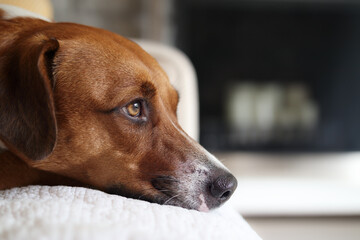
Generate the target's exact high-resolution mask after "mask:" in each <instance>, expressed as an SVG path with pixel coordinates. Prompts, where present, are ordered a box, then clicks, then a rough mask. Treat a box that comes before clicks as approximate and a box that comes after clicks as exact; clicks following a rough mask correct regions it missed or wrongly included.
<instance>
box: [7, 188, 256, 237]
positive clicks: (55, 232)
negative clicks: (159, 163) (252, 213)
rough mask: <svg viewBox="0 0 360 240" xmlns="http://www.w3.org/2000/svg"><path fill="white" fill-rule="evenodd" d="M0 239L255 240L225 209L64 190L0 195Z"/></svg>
mask: <svg viewBox="0 0 360 240" xmlns="http://www.w3.org/2000/svg"><path fill="white" fill-rule="evenodd" d="M0 239H3V240H6V239H27V240H28V239H29V240H31V239H34V240H35V239H36V240H41V239H59V240H60V239H61V240H64V239H86V240H88V239H89V240H90V239H101V240H105V239H131V240H135V239H139V240H140V239H141V240H144V239H166V240H168V239H179V240H180V239H181V240H185V239H214V240H215V239H216V240H219V239H226V240H228V239H243V240H260V238H259V237H258V235H257V234H256V233H255V232H254V231H253V230H252V229H251V228H250V226H249V225H248V224H247V223H246V222H245V220H244V219H243V218H242V217H241V216H240V215H239V214H238V213H236V212H235V211H234V210H232V209H231V208H229V206H223V207H221V208H220V209H217V210H214V211H211V212H209V213H200V212H197V211H194V210H186V209H183V208H179V207H172V206H161V205H158V204H152V203H148V202H144V201H140V200H134V199H128V198H124V197H121V196H116V195H109V194H106V193H103V192H101V191H97V190H91V189H86V188H79V187H64V186H56V187H48V186H29V187H23V188H14V189H10V190H5V191H0Z"/></svg>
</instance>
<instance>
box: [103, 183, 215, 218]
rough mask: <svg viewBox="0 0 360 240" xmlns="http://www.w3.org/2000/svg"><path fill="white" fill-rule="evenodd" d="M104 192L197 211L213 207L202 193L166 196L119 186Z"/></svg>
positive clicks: (204, 210)
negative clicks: (196, 195) (193, 195)
mask: <svg viewBox="0 0 360 240" xmlns="http://www.w3.org/2000/svg"><path fill="white" fill-rule="evenodd" d="M105 192H106V193H109V194H114V195H119V196H123V197H127V198H133V199H138V200H144V201H147V202H150V203H157V204H160V205H170V206H176V207H182V208H186V209H189V210H197V211H199V212H208V211H210V210H211V209H212V208H214V207H209V206H208V205H207V204H206V202H205V197H204V195H203V194H199V195H198V197H189V196H180V195H174V196H168V195H166V194H164V193H162V192H158V193H157V194H154V195H148V194H134V193H132V192H130V191H126V190H124V188H122V187H120V186H111V187H109V188H107V189H106V190H105Z"/></svg>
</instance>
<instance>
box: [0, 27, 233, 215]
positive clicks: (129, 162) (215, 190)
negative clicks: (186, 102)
mask: <svg viewBox="0 0 360 240" xmlns="http://www.w3.org/2000/svg"><path fill="white" fill-rule="evenodd" d="M34 31H35V30H34ZM1 51H2V54H3V55H2V56H6V57H4V58H3V59H2V60H1V63H0V64H1V66H0V67H1V69H0V74H1V75H2V76H4V77H5V78H4V79H5V80H0V85H1V86H0V89H1V92H0V110H1V116H0V133H1V134H0V138H1V139H2V140H3V141H4V142H5V144H6V145H7V147H8V148H9V149H10V150H12V151H13V152H14V153H15V154H17V155H18V156H19V157H20V158H22V159H23V160H24V161H26V162H27V163H28V164H29V165H30V166H32V167H34V168H37V169H41V170H44V171H49V172H53V173H57V174H60V175H63V176H66V177H69V178H72V179H75V180H78V181H80V182H83V183H85V184H87V185H89V186H92V187H95V188H97V189H100V190H103V191H106V192H109V193H115V194H120V195H123V196H127V197H132V198H138V199H144V200H147V201H150V202H156V203H160V204H170V205H176V206H181V207H184V208H189V209H197V210H200V211H207V210H209V209H212V208H215V207H217V206H219V205H221V204H222V203H223V202H225V201H226V200H227V199H229V197H230V196H231V194H232V193H233V192H234V190H235V188H236V185H237V182H236V179H235V178H234V177H233V175H231V174H230V173H229V171H228V170H227V169H226V168H225V167H224V166H223V165H222V164H221V163H220V162H219V161H218V160H217V159H216V158H215V157H214V156H212V155H211V154H210V153H208V152H207V151H206V150H205V149H204V148H203V147H201V146H200V145H199V144H198V143H197V142H196V141H194V140H193V139H191V138H190V137H189V136H188V135H187V134H186V133H185V132H184V131H183V130H182V129H181V127H180V125H179V124H178V122H177V117H176V110H177V104H178V101H179V95H178V93H177V91H176V90H175V89H174V88H173V87H172V86H171V85H170V83H169V80H168V77H167V75H166V74H165V72H164V71H163V70H162V68H161V67H160V66H159V64H158V63H157V62H156V61H155V60H154V59H153V58H152V57H151V56H150V55H148V54H147V53H146V52H144V51H143V50H142V49H141V48H140V47H139V46H138V45H137V44H135V43H133V42H131V41H129V40H127V39H125V38H123V37H121V36H118V35H116V34H113V33H110V32H107V31H105V30H101V29H95V28H90V27H86V26H81V25H76V24H60V23H58V24H55V23H48V24H46V25H44V26H43V27H41V28H40V29H39V27H38V28H37V29H36V32H31V31H28V32H27V34H24V35H19V36H18V37H17V39H16V40H15V41H14V42H12V43H11V44H10V45H9V47H7V48H6V49H2V50H1Z"/></svg>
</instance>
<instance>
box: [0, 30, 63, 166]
mask: <svg viewBox="0 0 360 240" xmlns="http://www.w3.org/2000/svg"><path fill="white" fill-rule="evenodd" d="M58 48H59V42H58V41H57V40H56V39H49V38H47V37H45V36H43V37H39V36H37V37H33V38H31V39H28V40H24V41H17V43H16V44H15V43H14V44H12V47H10V48H9V49H5V50H3V51H1V52H0V55H1V57H2V58H3V59H2V61H1V62H0V64H1V65H0V139H1V140H3V142H4V143H5V145H6V146H7V147H8V148H9V149H10V150H12V151H13V152H14V153H16V154H17V155H18V156H19V157H26V158H28V159H31V160H40V159H44V158H45V157H47V156H48V155H49V154H50V153H51V152H52V151H53V149H54V147H55V143H56V135H57V126H56V118H55V108H54V100H53V92H52V82H53V73H52V64H53V58H54V55H55V52H56V51H57V49H58Z"/></svg>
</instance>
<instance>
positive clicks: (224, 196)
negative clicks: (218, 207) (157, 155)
mask: <svg viewBox="0 0 360 240" xmlns="http://www.w3.org/2000/svg"><path fill="white" fill-rule="evenodd" d="M230 194H231V192H230V191H226V192H224V193H223V194H222V195H221V196H220V199H225V198H228V197H229V195H230Z"/></svg>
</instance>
